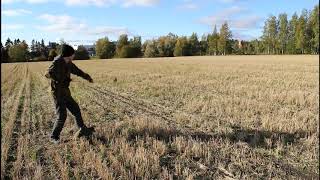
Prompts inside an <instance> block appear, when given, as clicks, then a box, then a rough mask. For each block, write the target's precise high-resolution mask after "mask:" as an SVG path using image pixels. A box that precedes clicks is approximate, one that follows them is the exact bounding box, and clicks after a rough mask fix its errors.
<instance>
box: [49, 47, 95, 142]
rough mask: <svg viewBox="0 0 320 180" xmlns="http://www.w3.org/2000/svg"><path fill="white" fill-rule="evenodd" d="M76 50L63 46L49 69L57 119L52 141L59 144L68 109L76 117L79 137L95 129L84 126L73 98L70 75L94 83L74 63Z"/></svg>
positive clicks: (87, 134)
mask: <svg viewBox="0 0 320 180" xmlns="http://www.w3.org/2000/svg"><path fill="white" fill-rule="evenodd" d="M74 53H75V51H74V49H73V48H72V47H71V46H69V45H66V44H64V45H62V47H61V55H60V56H57V57H56V58H55V59H54V60H53V62H52V65H51V66H50V67H49V70H48V73H47V74H46V77H47V78H50V79H51V91H52V94H53V98H54V103H55V109H56V115H57V119H56V121H55V123H54V126H53V130H52V133H51V137H50V139H51V141H52V142H53V143H55V144H57V143H59V139H60V133H61V131H62V128H63V125H64V123H65V121H66V118H67V109H68V110H69V111H70V112H71V113H72V114H73V115H74V116H75V119H76V124H77V126H78V127H79V129H80V130H79V131H78V132H77V134H78V137H81V136H90V135H91V134H92V133H93V131H94V129H93V127H91V128H88V127H87V126H85V125H84V123H83V119H82V116H81V112H80V108H79V105H78V104H77V102H76V101H75V100H74V99H73V98H72V96H71V93H70V89H69V84H70V81H71V79H70V73H72V74H75V75H77V76H80V77H82V78H84V79H86V80H88V81H89V82H91V83H93V80H92V78H91V77H90V75H89V74H87V73H84V72H83V71H82V70H80V69H79V68H78V67H77V66H76V65H75V64H73V63H72V60H73V58H74Z"/></svg>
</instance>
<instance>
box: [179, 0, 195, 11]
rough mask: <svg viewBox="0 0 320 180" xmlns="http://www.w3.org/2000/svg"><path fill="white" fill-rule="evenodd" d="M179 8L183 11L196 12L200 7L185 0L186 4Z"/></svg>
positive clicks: (189, 0)
mask: <svg viewBox="0 0 320 180" xmlns="http://www.w3.org/2000/svg"><path fill="white" fill-rule="evenodd" d="M177 8H178V9H183V10H195V9H198V5H197V4H196V3H194V2H192V1H191V0H185V1H184V3H183V4H182V5H180V6H178V7H177Z"/></svg>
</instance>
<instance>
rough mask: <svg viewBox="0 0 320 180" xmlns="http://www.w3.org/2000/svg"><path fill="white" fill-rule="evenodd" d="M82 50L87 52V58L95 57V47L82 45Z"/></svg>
mask: <svg viewBox="0 0 320 180" xmlns="http://www.w3.org/2000/svg"><path fill="white" fill-rule="evenodd" d="M83 47H84V48H86V50H87V51H88V52H89V56H95V55H96V51H95V46H94V45H83Z"/></svg>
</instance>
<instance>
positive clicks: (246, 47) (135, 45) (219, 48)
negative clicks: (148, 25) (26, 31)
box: [1, 5, 319, 62]
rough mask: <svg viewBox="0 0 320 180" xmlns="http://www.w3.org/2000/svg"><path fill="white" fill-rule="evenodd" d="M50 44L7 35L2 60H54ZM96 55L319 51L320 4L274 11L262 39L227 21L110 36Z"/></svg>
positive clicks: (79, 53) (79, 54)
mask: <svg viewBox="0 0 320 180" xmlns="http://www.w3.org/2000/svg"><path fill="white" fill-rule="evenodd" d="M63 43H65V42H60V43H59V44H58V43H56V44H53V45H51V46H50V47H49V46H45V45H44V41H43V40H41V41H40V42H38V41H35V40H32V42H31V46H30V48H29V46H28V44H27V43H26V42H25V41H24V40H23V41H20V40H19V39H17V40H14V41H13V42H12V41H11V40H10V39H7V41H6V43H5V45H4V46H3V45H2V43H1V62H20V61H29V60H30V61H41V60H52V59H53V58H54V57H55V56H57V55H58V54H59V49H60V45H61V44H63ZM95 53H96V56H97V58H100V59H110V58H135V57H176V56H204V55H231V54H236V55H256V54H319V5H316V6H314V8H313V9H312V10H310V11H308V10H306V9H304V10H302V12H301V14H300V16H298V15H297V13H296V12H295V13H294V14H293V15H292V17H291V18H290V19H289V18H288V15H287V14H286V13H281V14H279V15H278V17H276V16H274V15H271V16H269V17H268V18H267V19H266V21H265V22H264V27H263V33H262V36H261V37H260V38H259V39H254V40H250V41H241V40H238V39H234V38H233V37H232V32H231V30H230V28H229V25H228V22H224V23H223V24H222V25H221V27H220V28H219V29H218V28H217V26H214V27H213V30H212V32H211V33H209V34H204V35H202V36H201V38H199V36H198V35H197V33H192V35H191V36H189V37H187V36H180V37H179V36H177V35H175V34H173V33H169V34H168V35H165V36H161V37H159V38H157V39H152V40H146V41H145V42H143V43H142V41H141V36H135V37H133V38H130V39H129V38H128V35H126V34H123V35H120V36H119V38H118V40H117V41H110V40H109V38H108V37H104V38H101V39H98V40H97V41H96V43H95ZM89 58H90V57H89V53H88V51H87V49H86V48H85V47H84V46H78V49H77V50H76V57H75V59H89Z"/></svg>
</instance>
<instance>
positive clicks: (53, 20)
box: [36, 14, 131, 36]
mask: <svg viewBox="0 0 320 180" xmlns="http://www.w3.org/2000/svg"><path fill="white" fill-rule="evenodd" d="M39 18H40V19H43V20H45V21H46V22H47V25H44V26H36V28H38V29H40V30H42V31H47V32H56V33H59V34H62V35H68V34H71V35H74V34H79V35H89V36H97V35H99V36H119V35H121V34H128V35H131V33H130V32H129V30H128V29H127V28H125V27H111V26H97V27H91V26H89V25H88V24H87V23H86V22H84V21H80V20H78V19H76V18H74V17H71V16H69V15H58V16H56V15H51V14H43V15H41V16H39Z"/></svg>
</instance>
